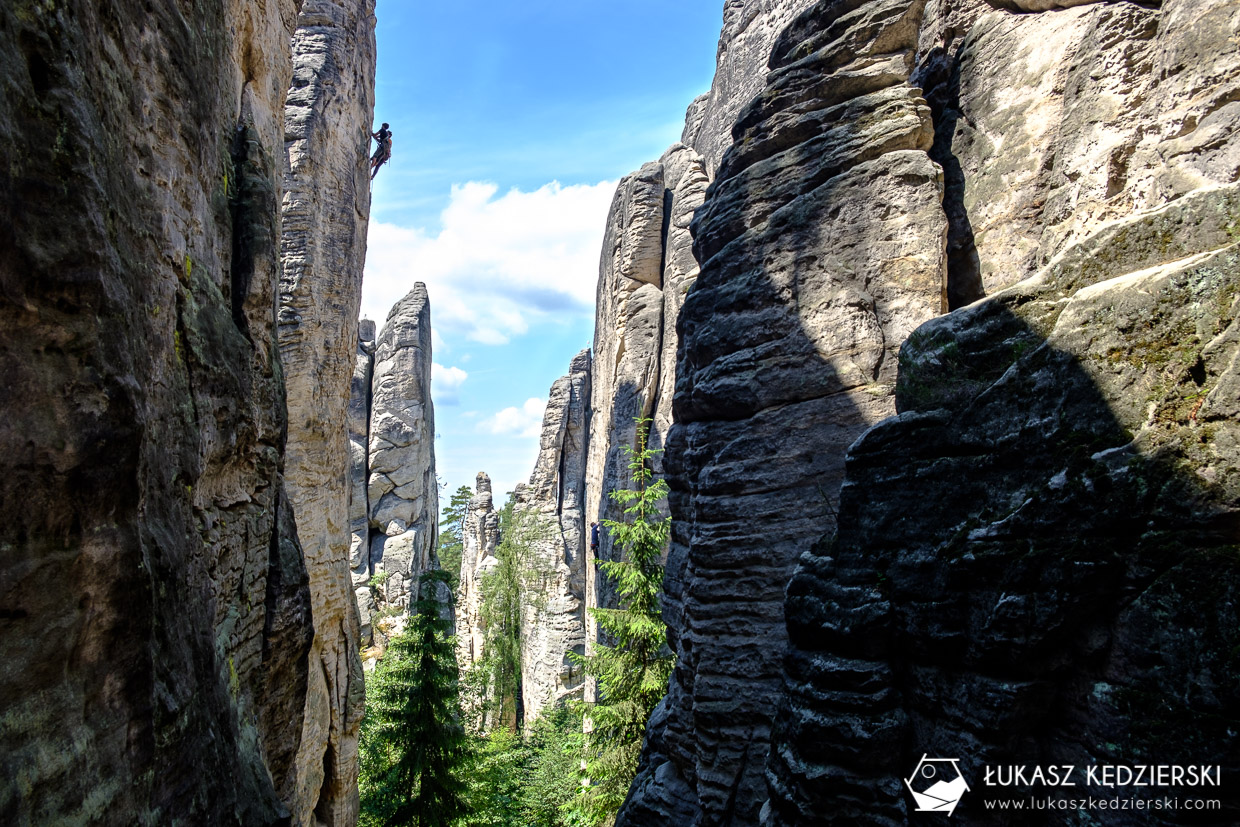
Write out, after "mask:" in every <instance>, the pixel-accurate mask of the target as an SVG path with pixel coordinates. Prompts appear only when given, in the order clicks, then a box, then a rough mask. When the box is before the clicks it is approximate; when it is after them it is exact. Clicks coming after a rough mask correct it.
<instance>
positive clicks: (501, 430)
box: [478, 397, 547, 437]
mask: <svg viewBox="0 0 1240 827" xmlns="http://www.w3.org/2000/svg"><path fill="white" fill-rule="evenodd" d="M546 409H547V400H545V399H536V398H533V397H531V398H529V399H527V400H525V404H524V405H522V406H521V407H520V408H504V409H503V410H502V411H499V412H498V413H496V414H495V415H494V416H489V417H487V418H486V419H484V420H483V421H481V422H479V423H478V430H480V431H486V432H487V433H490V434H502V435H511V436H521V437H537V436H539V435H540V433H541V432H542V420H543V412H544V411H546Z"/></svg>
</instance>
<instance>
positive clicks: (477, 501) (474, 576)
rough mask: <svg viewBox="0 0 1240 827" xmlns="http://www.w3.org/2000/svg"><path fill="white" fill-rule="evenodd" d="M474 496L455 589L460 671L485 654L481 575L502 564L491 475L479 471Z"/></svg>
mask: <svg viewBox="0 0 1240 827" xmlns="http://www.w3.org/2000/svg"><path fill="white" fill-rule="evenodd" d="M474 491H475V493H474V496H473V497H472V498H471V499H470V501H469V510H468V511H467V512H466V514H465V521H464V525H463V526H462V528H461V544H462V546H463V548H462V550H461V578H460V583H459V585H458V586H457V593H456V612H457V623H456V640H457V649H456V660H457V664H458V665H459V666H460V668H461V671H462V672H463V671H465V670H467V669H469V668H470V667H471V666H473V665H474V664H476V663H478V662H479V661H481V660H482V658H483V656H484V655H485V644H486V628H485V627H484V625H483V623H482V578H483V576H484V575H485V574H486V573H487V572H489V571H491V570H493V569H494V568H495V566H496V565H498V564H499V560H498V559H496V557H495V548H496V546H497V545H498V544H499V514H497V513H496V511H495V503H494V501H493V500H492V496H491V478H490V477H489V476H487V475H486V474H485V473H483V472H481V471H480V472H478V476H477V478H476V480H475V483H474Z"/></svg>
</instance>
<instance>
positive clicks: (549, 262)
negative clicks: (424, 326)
mask: <svg viewBox="0 0 1240 827" xmlns="http://www.w3.org/2000/svg"><path fill="white" fill-rule="evenodd" d="M615 186H616V184H615V182H614V181H603V182H601V183H598V184H593V185H585V184H582V185H575V186H569V187H564V186H561V185H560V184H558V183H556V182H552V183H550V184H546V185H544V186H542V187H540V188H538V189H537V190H535V191H533V192H522V191H521V190H517V189H513V190H509V191H508V192H506V193H504V194H503V195H498V192H499V189H498V187H496V186H495V185H494V184H487V183H478V182H470V183H467V184H462V185H454V186H453V187H452V196H451V201H450V202H449V204H448V206H447V208H445V209H444V211H443V213H442V214H441V223H442V229H441V230H440V232H439V233H438V234H437V235H431V234H430V233H428V232H427V231H426V230H423V229H419V228H408V227H399V226H397V225H395V224H385V223H383V222H372V223H371V225H370V235H369V242H368V245H367V246H368V250H367V255H366V275H365V280H364V282H363V283H364V295H363V297H362V312H363V314H365V315H366V316H368V317H369V318H372V319H376V320H378V321H379V323H380V325H382V321H383V319H385V318H387V312H388V309H389V308H391V306H392V305H393V304H395V303H396V301H398V300H399V299H400V298H401V297H402V296H403V295H404V294H405V293H407V292H408V291H409V290H410V288H412V287H413V284H414V282H417V281H421V282H425V283H426V286H427V291H428V292H429V294H430V299H431V318H432V322H433V328H434V330H435V332H436V334H438V335H439V336H441V337H442V338H443V340H444V341H448V342H451V341H459V340H460V339H461V338H462V337H463V338H467V339H470V340H472V341H476V342H481V343H484V344H505V343H506V342H508V341H509V339H511V338H512V337H514V336H519V335H521V334H523V333H526V332H528V331H529V330H530V329H531V327H533V326H537V325H541V324H550V323H555V322H557V321H561V320H565V321H566V320H569V319H570V318H571V319H574V320H575V319H577V318H580V317H589V316H590V315H592V313H593V307H594V289H595V284H596V282H597V280H598V256H599V250H600V249H601V247H602V241H603V229H604V225H605V223H606V220H607V209H608V207H609V206H610V203H611V196H612V193H613V191H614V190H615Z"/></svg>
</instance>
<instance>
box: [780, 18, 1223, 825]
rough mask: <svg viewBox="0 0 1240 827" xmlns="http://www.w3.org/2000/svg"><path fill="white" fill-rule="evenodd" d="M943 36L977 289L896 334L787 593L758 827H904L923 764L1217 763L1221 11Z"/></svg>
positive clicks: (947, 159) (947, 129)
mask: <svg viewBox="0 0 1240 827" xmlns="http://www.w3.org/2000/svg"><path fill="white" fill-rule="evenodd" d="M993 5H999V4H997V3H996V4H993ZM1004 5H1010V4H1004ZM1019 5H1020V6H1021V7H1022V8H1027V9H1034V7H1035V4H1026V3H1023V2H1022V3H1020V4H1019ZM1036 5H1037V7H1038V8H1044V7H1046V6H1048V5H1051V4H1036ZM1054 5H1072V4H1068V3H1060V4H1054ZM956 12H957V13H958V14H959V15H960V16H958V17H957V18H956V25H960V26H962V27H965V28H967V34H966V35H965V36H964V37H963V38H960V37H959V36H958V34H959V32H957V35H956V36H954V37H952V38H948V37H943V39H942V41H941V42H940V43H939V44H938V45H937V46H932V47H931V49H930V50H924V49H923V55H924V62H923V63H922V65H921V66H922V68H921V69H920V70H919V77H920V78H921V79H922V82H924V83H926V84H927V88H928V96H929V97H930V99H931V101H932V104H933V108H934V112H935V118H936V138H935V147H934V150H933V152H932V154H933V156H934V157H935V158H936V159H938V160H940V161H941V162H942V163H943V164H944V167H945V169H946V173H947V174H946V178H947V196H946V198H945V200H944V206H945V208H946V211H947V214H948V217H949V221H950V223H951V241H950V242H949V244H950V247H949V249H950V251H951V253H952V263H951V266H950V270H951V281H952V284H953V286H954V287H959V286H964V287H969V289H971V290H972V291H973V293H972V295H971V296H970V295H968V294H967V293H968V291H962V292H961V293H959V294H957V295H956V296H955V297H954V300H953V304H956V303H960V301H961V300H969V299H972V298H977V297H978V296H979V295H980V294H981V292H982V291H983V290H984V291H985V292H988V293H993V295H991V296H990V297H989V298H986V299H984V300H982V301H980V302H978V303H976V304H973V305H970V306H968V307H965V308H963V309H960V310H956V311H955V312H953V313H951V314H949V315H947V316H944V317H942V318H939V319H936V320H934V321H932V322H930V323H928V324H926V325H924V326H922V327H921V328H919V329H918V330H917V331H915V333H914V334H913V335H912V336H910V337H909V339H908V341H907V342H906V344H905V345H904V348H903V350H902V352H901V365H900V376H899V388H898V403H899V409H900V411H901V413H900V415H899V416H898V417H895V418H893V419H889V420H886V421H884V422H882V423H880V424H879V425H877V426H875V427H874V428H873V429H871V430H870V431H868V432H867V433H866V434H864V435H863V436H862V437H861V439H859V440H858V441H857V442H856V443H855V444H854V445H853V446H852V447H851V449H850V451H849V456H848V462H847V472H846V477H845V481H844V484H843V487H842V491H841V494H840V499H841V502H840V507H839V518H838V533H834V534H833V532H832V531H831V529H830V526H829V522H828V521H824V527H826V531H825V532H824V538H823V539H822V541H820V542H819V543H818V544H816V545H815V546H814V547H813V548H812V550H811V551H810V552H809V553H808V554H806V555H805V556H804V557H803V558H802V562H801V566H800V568H799V569H798V572H797V574H796V576H795V577H794V579H793V580H792V582H791V584H790V585H789V588H788V599H787V607H786V609H787V617H788V630H789V635H790V639H791V642H792V646H791V647H790V652H789V656H788V661H787V669H788V676H787V681H786V686H787V700H786V707H785V709H784V711H783V712H782V713H781V716H780V720H779V724H778V727H777V731H776V733H775V735H774V743H773V747H772V753H771V757H770V763H769V766H768V781H769V790H770V794H771V798H770V804H769V807H768V808H767V818H766V819H764V823H766V824H772V825H775V824H787V825H791V824H798V825H799V824H817V823H821V822H822V813H823V812H830V813H831V814H832V815H831V819H832V820H835V821H838V822H839V823H855V822H856V821H861V820H864V821H865V822H866V823H875V824H893V825H894V824H904V823H907V820H909V819H910V817H911V816H910V810H911V807H912V803H911V800H910V799H909V797H908V796H907V793H905V791H904V789H903V785H902V784H901V782H900V779H901V778H904V777H907V775H908V773H909V772H910V771H911V769H912V768H913V767H915V766H916V763H917V761H918V759H919V758H920V757H921V756H922V754H923V753H929V754H932V755H961V756H968V757H967V758H965V759H963V761H962V769H963V770H964V772H965V775H966V778H969V779H974V778H977V777H978V776H979V775H980V773H981V768H982V767H983V765H990V766H994V765H1015V764H1021V763H1030V764H1033V763H1041V764H1043V765H1047V764H1051V763H1056V764H1073V765H1077V766H1087V765H1091V764H1117V763H1129V764H1140V763H1149V762H1153V761H1160V762H1161V761H1166V762H1167V763H1175V762H1177V761H1179V762H1184V763H1187V762H1193V763H1203V762H1204V763H1211V764H1221V765H1222V766H1223V767H1224V770H1223V772H1224V773H1227V772H1234V771H1235V770H1234V769H1232V768H1235V767H1238V766H1240V760H1238V759H1237V757H1236V752H1235V745H1234V742H1233V740H1232V739H1231V738H1230V736H1229V735H1226V734H1225V733H1229V732H1231V731H1234V730H1235V728H1236V723H1235V720H1234V719H1235V713H1234V711H1233V710H1235V709H1236V708H1237V706H1236V701H1237V698H1238V697H1240V685H1238V684H1237V681H1236V679H1235V677H1234V675H1235V670H1234V668H1233V665H1232V663H1231V662H1232V660H1234V652H1235V651H1236V646H1237V638H1236V634H1235V629H1236V625H1235V613H1236V609H1235V607H1236V605H1237V604H1236V592H1237V589H1238V587H1240V572H1237V570H1236V568H1235V566H1234V564H1233V563H1234V558H1235V549H1236V547H1237V540H1238V537H1237V533H1236V528H1235V526H1236V513H1237V509H1238V508H1240V501H1238V499H1237V482H1236V481H1237V479H1238V478H1240V477H1238V476H1237V458H1238V456H1240V454H1238V453H1237V450H1236V449H1237V444H1238V436H1237V435H1238V434H1240V429H1238V427H1237V425H1238V424H1240V423H1238V422H1237V418H1236V415H1237V410H1236V406H1235V404H1234V399H1235V398H1236V388H1235V387H1234V385H1235V382H1236V378H1235V376H1234V371H1235V367H1234V363H1235V360H1236V351H1237V341H1240V340H1238V339H1237V333H1236V330H1235V327H1236V322H1235V318H1236V311H1237V304H1236V298H1235V297H1236V293H1237V290H1236V279H1237V273H1240V268H1238V267H1237V265H1238V264H1240V260H1238V258H1237V256H1238V254H1240V249H1238V248H1237V241H1236V240H1237V237H1238V235H1237V226H1238V225H1237V221H1238V220H1240V219H1238V216H1240V210H1238V209H1237V206H1238V204H1237V198H1238V195H1240V191H1238V190H1237V184H1236V183H1235V182H1236V179H1237V177H1238V174H1240V164H1237V162H1236V157H1237V156H1236V152H1237V147H1238V144H1237V141H1238V140H1240V138H1237V134H1238V133H1237V131H1236V129H1235V128H1234V127H1233V126H1232V125H1231V124H1232V121H1233V119H1234V118H1235V117H1236V115H1237V112H1238V111H1240V110H1237V109H1236V103H1235V100H1236V98H1237V94H1238V90H1240V66H1238V61H1237V52H1236V50H1235V49H1234V37H1235V33H1236V32H1237V31H1240V5H1237V4H1235V3H1231V2H1206V3H1188V2H1175V1H1174V0H1168V2H1165V3H1163V4H1162V5H1161V8H1154V7H1152V4H1141V5H1138V4H1134V3H1098V4H1085V5H1079V7H1077V8H1073V9H1070V10H1057V11H1048V12H1045V13H1042V14H1011V13H1009V12H1006V11H996V12H990V11H987V10H980V12H979V10H978V9H976V8H964V7H963V6H957V8H956ZM938 19H939V21H940V22H941V20H942V18H938ZM1190 20H1191V21H1192V22H1191V23H1190V22H1189V21H1190ZM927 21H929V18H927ZM947 28H950V27H947ZM947 28H943V29H940V30H939V31H940V32H942V31H947ZM925 35H926V31H925V30H924V29H923V38H922V42H923V46H924V45H925V44H926V43H927V38H926V37H925ZM938 36H939V35H938V34H936V35H934V36H933V37H931V38H930V41H931V42H932V41H933V39H934V37H938ZM948 40H951V43H948V42H947V41H948ZM953 44H954V45H953ZM934 48H938V49H940V51H939V52H938V53H937V54H935V53H934V51H933V50H934ZM952 48H955V49H956V51H955V56H954V57H953V56H952ZM944 67H947V70H945V69H944ZM953 165H954V166H953ZM970 280H972V284H971V285H970ZM1005 285H1007V286H1006V287H1005V288H1004V286H1005ZM999 288H1004V289H999ZM996 290H998V292H994V291H996ZM911 503H916V504H917V505H916V507H915V508H910V504H911ZM1153 710H1157V713H1156V714H1154V713H1153ZM1190 756H1191V757H1190ZM975 790H976V794H971V795H970V797H966V798H965V799H964V800H963V802H962V804H961V806H960V808H959V809H958V810H957V811H956V814H955V817H956V818H958V819H962V820H964V821H965V822H966V823H969V822H972V823H988V821H987V814H986V812H985V811H984V810H983V807H984V804H983V799H984V798H985V797H987V796H988V793H987V791H986V790H984V789H983V788H981V787H975ZM1032 792H1034V791H1033V790H1027V789H1021V790H1018V791H1017V792H1016V793H1015V794H1016V795H1021V794H1030V793H1032ZM1095 792H1098V791H1095ZM1172 792H1173V793H1174V792H1176V791H1172ZM1180 792H1182V791H1180ZM1220 799H1221V801H1222V803H1223V805H1224V812H1223V813H1222V814H1221V815H1219V816H1217V817H1218V819H1219V822H1218V823H1228V822H1230V821H1234V820H1235V818H1236V814H1237V813H1238V812H1240V801H1237V799H1236V796H1235V794H1234V793H1231V792H1225V793H1224V794H1223V795H1222V796H1220ZM1094 817H1095V819H1096V820H1097V821H1098V822H1099V823H1103V824H1128V823H1133V822H1132V821H1131V820H1130V819H1129V818H1128V817H1126V816H1125V815H1124V814H1122V813H1102V812H1096V813H1094Z"/></svg>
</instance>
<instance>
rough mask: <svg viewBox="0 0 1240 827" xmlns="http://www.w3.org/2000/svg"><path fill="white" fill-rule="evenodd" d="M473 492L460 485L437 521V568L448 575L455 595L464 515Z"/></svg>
mask: <svg viewBox="0 0 1240 827" xmlns="http://www.w3.org/2000/svg"><path fill="white" fill-rule="evenodd" d="M473 496H474V492H473V491H470V490H469V486H467V485H462V486H461V487H460V488H458V489H456V491H455V492H453V494H452V498H451V499H450V500H449V501H448V504H447V505H445V506H444V508H443V517H442V519H441V520H440V521H439V548H438V549H437V550H436V555H437V556H438V557H439V567H440V568H442V569H443V570H444V571H445V572H446V573H447V575H448V585H449V586H450V587H451V588H452V593H453V594H456V590H457V584H458V583H459V582H460V579H461V555H462V554H464V553H465V515H467V514H468V513H469V501H470V500H471V499H473Z"/></svg>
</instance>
